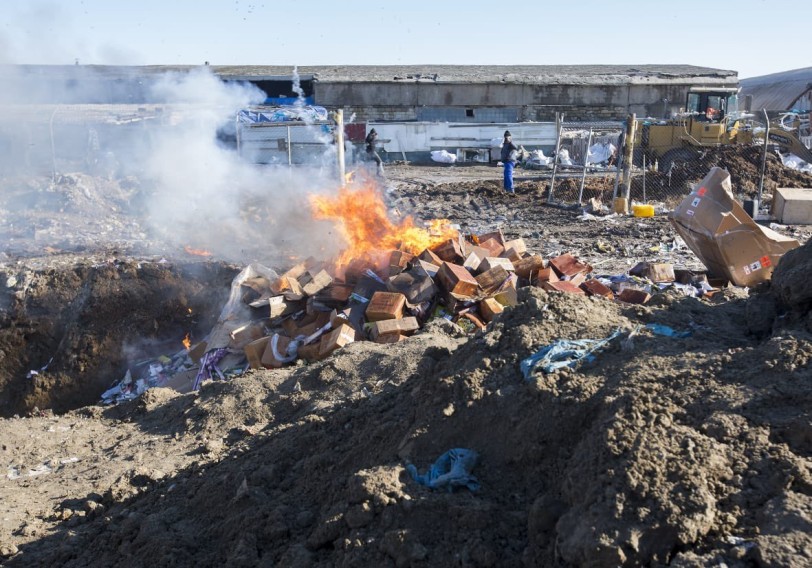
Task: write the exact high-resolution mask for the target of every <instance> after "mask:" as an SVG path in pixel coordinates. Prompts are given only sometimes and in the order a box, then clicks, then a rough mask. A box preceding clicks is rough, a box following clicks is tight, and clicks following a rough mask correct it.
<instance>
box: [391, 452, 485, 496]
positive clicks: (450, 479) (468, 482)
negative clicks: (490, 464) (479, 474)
mask: <svg viewBox="0 0 812 568" xmlns="http://www.w3.org/2000/svg"><path fill="white" fill-rule="evenodd" d="M478 459H479V454H477V453H476V452H475V451H474V450H467V449H464V448H454V449H453V450H449V451H447V452H446V453H444V454H443V455H441V456H440V457H439V458H437V461H435V462H434V463H433V464H432V466H431V468H430V469H429V471H428V472H427V473H425V474H424V475H420V474H419V473H418V472H417V468H416V467H415V466H414V465H412V464H406V470H407V471H408V472H409V474H411V476H412V479H414V480H415V481H416V482H417V483H419V484H420V485H425V486H426V487H429V488H431V489H448V491H449V492H450V491H453V490H454V489H455V488H457V487H467V488H468V489H469V490H471V491H477V490H478V489H479V482H478V481H477V479H476V477H474V476H473V475H472V474H471V470H472V469H474V466H475V465H476V462H477V460H478Z"/></svg>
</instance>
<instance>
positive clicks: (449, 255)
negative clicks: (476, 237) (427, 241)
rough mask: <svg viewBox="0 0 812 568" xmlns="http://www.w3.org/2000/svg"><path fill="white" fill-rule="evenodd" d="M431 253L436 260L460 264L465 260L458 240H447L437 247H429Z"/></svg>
mask: <svg viewBox="0 0 812 568" xmlns="http://www.w3.org/2000/svg"><path fill="white" fill-rule="evenodd" d="M431 251H432V252H433V253H434V254H436V255H437V257H438V258H440V259H442V260H444V261H446V262H453V263H455V264H460V263H462V261H463V260H464V259H465V257H464V256H463V254H462V247H461V246H460V241H459V239H448V240H447V241H443V242H442V243H440V244H439V245H437V246H434V247H431Z"/></svg>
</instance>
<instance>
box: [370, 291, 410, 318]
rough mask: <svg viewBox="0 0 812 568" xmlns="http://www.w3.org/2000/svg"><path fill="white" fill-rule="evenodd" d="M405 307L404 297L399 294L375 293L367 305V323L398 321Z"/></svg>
mask: <svg viewBox="0 0 812 568" xmlns="http://www.w3.org/2000/svg"><path fill="white" fill-rule="evenodd" d="M405 306H406V296H404V295H403V294H401V293H399V292H375V293H374V294H373V295H372V299H371V300H370V301H369V304H367V309H366V317H367V321H380V320H388V319H400V318H401V317H403V308H404V307H405Z"/></svg>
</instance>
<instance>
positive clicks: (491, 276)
mask: <svg viewBox="0 0 812 568" xmlns="http://www.w3.org/2000/svg"><path fill="white" fill-rule="evenodd" d="M506 260H507V259H506ZM510 274H511V273H510V272H508V271H507V270H505V269H504V268H503V267H502V266H499V265H496V266H494V267H493V268H491V269H490V270H487V271H485V272H483V273H482V274H480V275H479V276H477V277H476V282H477V283H478V284H479V287H480V288H482V293H483V294H484V295H486V296H491V295H493V294H494V293H496V292H497V291H498V290H499V289H500V288H501V287H502V285H503V284H504V283H505V281H506V280H508V279H509V278H510Z"/></svg>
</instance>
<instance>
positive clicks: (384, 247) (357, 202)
mask: <svg viewBox="0 0 812 568" xmlns="http://www.w3.org/2000/svg"><path fill="white" fill-rule="evenodd" d="M310 204H311V208H312V210H313V217H315V218H316V219H333V220H335V221H336V222H337V224H338V229H339V230H340V231H341V234H342V236H343V237H344V240H345V241H346V242H347V249H346V250H345V251H344V252H343V253H342V254H341V257H340V258H339V259H338V261H337V263H338V265H339V266H344V265H346V264H347V263H349V261H351V260H353V259H364V258H370V257H372V256H375V255H376V253H381V252H386V251H391V250H402V251H406V252H410V253H412V254H420V253H421V252H423V251H424V250H425V249H427V248H430V247H432V246H434V245H437V244H440V243H442V242H443V241H447V240H448V239H451V238H456V237H457V236H458V233H457V230H456V229H454V228H452V227H451V223H450V222H449V221H448V220H447V219H435V220H434V221H431V223H430V226H429V228H428V229H424V228H421V227H418V226H416V225H415V224H414V221H413V219H412V218H411V217H406V218H404V219H403V220H402V221H400V222H399V223H396V222H393V221H392V220H391V219H390V218H389V215H388V212H387V208H386V204H385V203H384V201H383V197H382V196H381V193H380V191H379V190H378V189H377V187H376V186H375V185H374V184H372V183H369V184H365V185H363V186H361V187H358V188H356V189H351V188H348V187H342V188H341V189H339V190H338V195H337V196H335V197H328V196H318V195H311V196H310Z"/></svg>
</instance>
